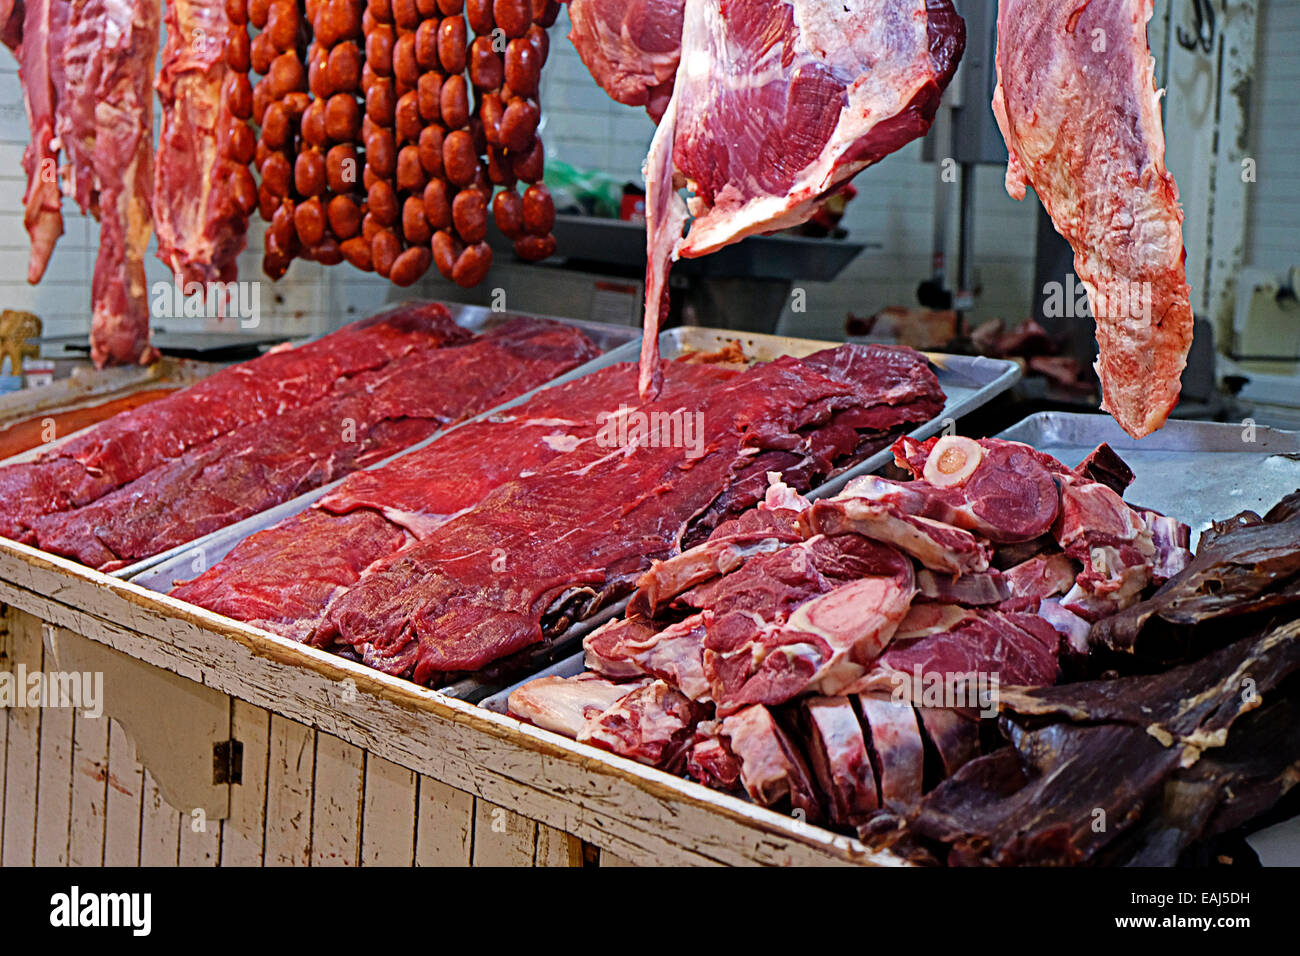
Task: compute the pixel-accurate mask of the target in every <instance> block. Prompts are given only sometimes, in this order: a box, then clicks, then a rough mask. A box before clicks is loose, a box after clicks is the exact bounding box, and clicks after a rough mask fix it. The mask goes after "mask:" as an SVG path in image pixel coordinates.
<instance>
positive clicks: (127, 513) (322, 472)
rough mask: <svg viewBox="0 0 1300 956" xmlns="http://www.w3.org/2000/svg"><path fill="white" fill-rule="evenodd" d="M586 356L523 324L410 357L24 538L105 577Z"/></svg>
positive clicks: (39, 523) (536, 324)
mask: <svg viewBox="0 0 1300 956" xmlns="http://www.w3.org/2000/svg"><path fill="white" fill-rule="evenodd" d="M557 337H562V338H563V339H564V340H565V342H566V343H567V347H561V346H560V344H559V343H558V342H557V341H556V339H557ZM535 341H536V343H537V344H538V345H539V346H540V348H538V349H536V350H535V349H534V348H533V345H534V342H535ZM594 354H596V350H595V348H594V346H592V344H591V342H590V341H589V340H588V339H587V338H586V336H584V335H582V333H580V332H578V331H576V330H575V329H573V328H571V327H569V326H561V325H559V324H558V323H551V322H543V321H538V320H524V319H517V320H514V321H512V322H510V323H507V324H506V325H504V326H501V327H499V328H497V329H494V330H493V331H491V332H489V333H487V334H485V335H483V336H481V337H479V338H478V339H477V340H475V341H474V342H471V343H468V344H466V345H462V346H460V347H457V348H450V349H434V350H432V351H429V352H423V353H413V354H411V355H407V356H404V357H402V358H400V359H397V360H396V361H394V362H392V363H390V364H388V365H386V366H383V367H382V368H380V369H376V370H374V371H371V372H365V373H362V374H361V375H359V376H357V377H356V378H355V379H353V380H351V381H350V382H349V386H350V387H349V389H348V390H347V391H344V392H342V393H341V394H339V393H336V394H333V395H330V396H327V397H326V398H323V399H321V400H320V401H317V402H314V403H312V404H310V405H305V406H303V407H301V408H297V409H293V410H291V411H287V412H285V413H284V414H282V415H277V416H275V417H274V418H271V419H270V420H268V421H264V422H257V423H254V424H251V425H246V426H244V427H243V428H240V429H236V430H235V431H233V432H230V433H229V434H227V435H223V436H222V437H220V438H218V439H216V440H215V441H212V442H209V443H207V444H205V445H202V446H200V447H199V448H196V449H193V450H191V451H189V452H187V453H185V454H184V455H182V456H181V457H180V458H177V459H174V460H173V461H170V462H168V463H166V464H165V465H161V466H159V467H158V468H156V469H154V470H153V471H151V472H149V473H148V474H146V475H143V476H142V477H140V478H138V479H137V480H135V481H133V482H131V483H130V484H128V485H125V486H124V487H122V488H120V489H118V490H117V491H114V492H112V493H110V494H108V495H105V496H104V497H103V498H100V499H99V500H97V501H95V502H94V503H93V504H90V505H87V506H86V507H84V508H79V509H77V510H75V511H72V512H63V513H59V514H54V515H49V516H46V517H43V518H40V519H37V520H36V521H35V522H34V529H35V532H36V537H37V540H38V542H39V543H40V546H41V547H42V548H43V549H45V550H47V551H51V552H54V553H56V554H65V555H68V556H69V557H73V558H76V559H77V560H79V561H81V562H83V563H85V564H89V565H91V566H94V567H99V568H101V569H105V570H110V569H112V568H114V567H117V566H120V565H122V564H127V563H130V562H132V561H138V560H140V559H143V558H147V557H150V556H152V555H155V554H159V553H161V552H163V551H165V550H167V549H169V548H172V547H175V546H177V545H180V544H184V543H185V542H187V541H192V540H194V539H196V538H198V537H201V536H202V535H204V534H207V533H209V532H211V531H215V530H217V529H218V528H222V527H225V526H226V525H229V524H232V523H234V522H235V521H239V520H240V519H242V518H246V517H248V516H250V515H253V514H257V513H258V512H260V511H264V510H265V509H267V508H269V507H272V506H273V505H277V504H280V503H282V502H284V501H288V500H289V499H290V498H293V497H296V496H297V495H300V494H302V493H304V492H307V491H311V490H312V489H314V488H318V487H320V486H321V485H323V484H327V483H328V482H331V481H334V480H336V479H338V478H341V477H342V476H343V475H346V474H348V473H349V472H352V471H355V470H357V469H359V468H364V467H365V466H366V465H367V464H370V463H373V462H376V461H379V460H381V459H383V458H386V457H388V456H389V455H391V454H393V453H394V452H396V451H399V450H401V449H402V448H404V447H406V446H407V445H410V444H413V443H414V442H416V441H419V440H421V439H423V438H426V437H428V436H429V435H430V434H432V433H433V432H434V431H436V430H437V429H438V428H440V427H442V426H444V425H446V424H448V423H450V422H454V421H456V420H458V419H461V418H464V417H467V416H470V415H475V414H477V413H479V412H482V411H486V410H487V409H488V408H490V407H492V406H493V405H497V404H500V403H501V402H503V401H506V400H508V399H510V398H514V397H515V396H517V395H519V394H521V393H522V392H525V391H527V390H529V389H531V388H535V387H537V386H538V385H541V384H543V383H545V382H546V381H548V380H549V379H551V378H554V377H555V376H556V375H559V374H561V373H563V372H565V371H567V370H569V369H570V368H573V367H574V366H576V365H578V364H580V363H581V362H583V361H585V360H586V359H589V358H591V357H592V356H593V355H594Z"/></svg>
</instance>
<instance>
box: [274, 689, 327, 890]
mask: <svg viewBox="0 0 1300 956" xmlns="http://www.w3.org/2000/svg"><path fill="white" fill-rule="evenodd" d="M315 768H316V733H315V731H313V730H312V729H311V728H310V727H304V726H303V725H302V724H299V723H295V722H294V721H292V720H286V719H285V718H284V717H281V716H280V715H279V714H272V715H271V752H270V762H269V764H268V766H267V773H266V853H265V859H266V865H267V866H309V865H310V864H311V789H312V788H311V782H312V776H313V774H314V771H315Z"/></svg>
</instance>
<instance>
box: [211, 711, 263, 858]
mask: <svg viewBox="0 0 1300 956" xmlns="http://www.w3.org/2000/svg"><path fill="white" fill-rule="evenodd" d="M233 704H234V706H233V709H232V711H231V720H230V733H231V736H232V737H233V738H234V739H235V740H238V741H239V742H240V743H241V744H243V747H244V755H243V766H242V769H241V776H240V782H239V783H238V784H236V785H235V786H232V787H231V788H230V816H229V817H228V818H227V819H226V820H225V821H224V822H223V823H222V825H221V865H222V866H261V865H262V848H263V846H264V845H265V840H266V834H265V831H266V770H267V761H268V760H269V758H270V754H271V742H270V737H271V714H270V713H269V712H268V711H265V710H263V709H262V708H261V707H254V706H253V705H252V704H248V703H245V702H244V701H242V700H236V701H234V702H233Z"/></svg>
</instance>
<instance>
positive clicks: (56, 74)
mask: <svg viewBox="0 0 1300 956" xmlns="http://www.w3.org/2000/svg"><path fill="white" fill-rule="evenodd" d="M68 10H69V4H68V2H67V0H31V2H30V3H27V4H26V5H25V6H24V4H23V3H15V4H12V5H11V7H10V10H9V15H8V17H6V18H5V23H6V32H5V42H6V44H8V45H10V46H13V44H12V43H9V41H10V40H14V39H16V38H17V36H19V35H20V36H21V37H22V38H23V39H22V44H21V45H20V46H18V47H15V48H14V49H15V53H16V55H17V57H18V75H19V78H20V79H21V80H22V84H23V103H24V105H25V106H26V108H27V125H28V127H29V128H30V129H31V137H32V138H31V140H30V141H29V142H28V144H27V148H26V149H25V150H24V151H23V170H24V171H25V172H26V173H27V192H26V194H25V195H24V197H23V225H24V227H26V229H27V234H28V236H30V237H31V246H32V252H31V258H30V260H29V261H28V264H27V281H28V282H31V283H33V284H35V283H37V282H40V281H41V277H42V276H43V275H44V274H45V267H46V265H47V264H48V263H49V261H50V254H51V253H52V252H53V251H54V244H55V242H57V241H58V238H59V236H61V235H63V212H62V210H61V208H60V205H61V201H62V196H61V194H60V192H59V176H58V166H59V142H58V139H57V138H56V136H55V116H56V110H57V109H58V106H59V97H60V93H61V91H62V89H63V61H62V59H61V58H60V56H59V49H60V47H61V46H62V44H63V43H64V42H65V41H66V37H67V31H68ZM17 23H21V30H17V29H15V25H16V24H17Z"/></svg>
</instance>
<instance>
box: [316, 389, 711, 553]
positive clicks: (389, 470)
mask: <svg viewBox="0 0 1300 956" xmlns="http://www.w3.org/2000/svg"><path fill="white" fill-rule="evenodd" d="M734 374H735V372H734V371H732V370H730V369H726V368H722V367H719V366H709V365H687V364H674V365H673V366H672V368H671V371H670V372H669V376H670V380H671V381H670V386H669V389H668V391H667V392H666V395H665V397H666V398H667V399H668V400H670V401H681V400H683V399H685V398H686V397H688V396H689V395H691V394H692V393H693V392H694V390H695V389H697V388H701V387H706V386H708V385H710V384H713V383H716V382H722V381H725V380H726V379H728V378H731V377H732V376H733V375H734ZM635 386H636V382H635V372H634V370H633V369H632V367H631V366H629V365H625V364H619V365H613V366H610V367H608V368H604V369H601V370H599V371H597V372H595V373H593V374H591V375H588V376H585V377H584V378H582V379H580V380H579V381H575V382H569V383H566V384H564V385H560V386H556V387H555V388H548V389H546V390H545V391H543V392H542V393H540V394H539V395H537V396H535V397H533V398H532V399H529V401H528V402H526V403H525V404H523V405H520V406H517V407H516V408H512V409H508V410H507V411H505V412H503V413H502V414H501V415H500V416H493V418H492V419H490V420H487V421H481V422H473V423H470V424H468V425H465V426H463V427H461V428H458V429H456V430H454V431H452V432H451V433H450V434H448V435H446V436H444V437H443V438H440V439H439V440H438V441H437V442H435V443H434V444H433V445H429V446H427V447H426V448H423V449H420V450H418V451H414V452H412V453H411V454H409V455H404V456H403V457H402V458H399V459H398V460H397V461H395V462H393V463H392V464H391V465H388V466H386V467H384V468H382V469H376V470H374V471H367V472H362V473H360V474H357V475H353V476H352V477H351V478H349V479H348V480H347V481H346V482H345V483H344V484H343V485H341V486H340V487H339V488H338V490H336V491H333V492H331V493H330V494H328V495H326V496H325V497H324V498H322V499H321V500H320V501H319V502H318V503H317V507H318V508H323V509H324V510H326V511H331V512H334V513H335V514H346V513H347V512H349V511H352V510H354V509H356V508H374V509H376V510H378V511H381V512H383V514H384V515H385V517H387V518H388V519H389V520H390V521H393V522H394V523H396V524H399V525H401V526H402V527H404V528H406V529H407V530H408V531H410V532H411V533H413V534H414V535H416V536H417V537H424V536H425V535H426V534H427V533H429V532H430V531H432V530H433V529H435V528H437V527H438V526H440V525H441V524H443V523H444V522H446V521H447V520H449V519H450V518H453V517H455V516H456V515H457V514H459V513H460V512H462V511H464V510H465V509H466V508H469V507H471V506H472V505H474V504H477V503H478V502H479V501H481V500H482V499H483V497H484V496H485V495H486V494H487V493H488V492H489V491H491V490H492V489H493V488H496V487H497V486H498V485H500V484H503V483H504V482H506V481H509V480H510V479H511V478H514V477H517V476H519V475H524V474H528V473H530V472H533V471H536V470H537V469H538V468H540V467H542V466H543V465H545V464H546V463H547V462H549V461H551V460H553V459H554V458H557V457H559V456H560V455H563V454H567V453H568V452H570V451H572V450H574V449H575V448H577V447H579V446H580V445H582V444H584V443H588V442H590V441H592V440H593V439H594V438H595V437H596V434H597V432H598V431H599V429H600V424H599V422H598V421H597V417H598V415H599V414H600V413H601V412H612V411H615V410H617V409H618V408H619V407H620V406H624V405H625V406H628V407H633V406H635V405H637V404H639V400H638V398H637V395H636V387H635Z"/></svg>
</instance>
